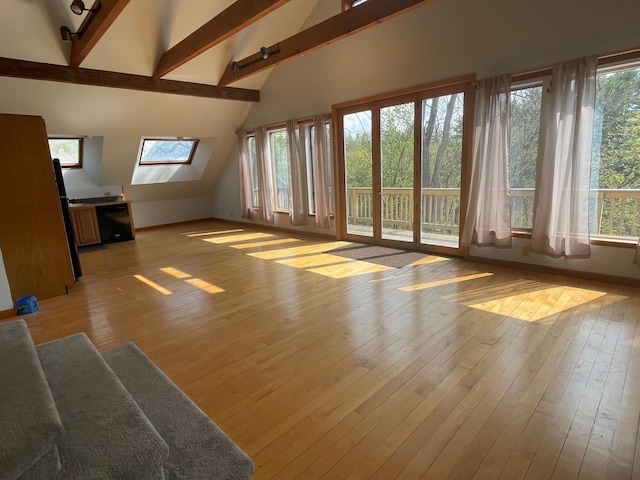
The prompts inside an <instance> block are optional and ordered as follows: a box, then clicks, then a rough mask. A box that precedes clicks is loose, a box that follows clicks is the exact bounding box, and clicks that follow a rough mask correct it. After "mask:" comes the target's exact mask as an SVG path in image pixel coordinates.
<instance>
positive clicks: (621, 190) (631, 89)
mask: <svg viewBox="0 0 640 480" xmlns="http://www.w3.org/2000/svg"><path fill="white" fill-rule="evenodd" d="M591 188H592V194H593V196H592V200H593V201H592V205H591V233H593V234H595V235H603V236H606V237H608V238H629V237H632V238H637V237H638V234H639V233H640V226H639V220H638V217H639V216H640V208H639V207H640V205H639V203H640V68H631V69H627V70H620V71H615V72H607V73H601V74H598V76H597V90H596V114H595V127H594V146H593V156H592V167H591Z"/></svg>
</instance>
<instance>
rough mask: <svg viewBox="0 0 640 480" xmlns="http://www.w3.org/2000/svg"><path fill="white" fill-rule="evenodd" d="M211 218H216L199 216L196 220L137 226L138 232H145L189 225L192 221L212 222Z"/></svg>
mask: <svg viewBox="0 0 640 480" xmlns="http://www.w3.org/2000/svg"><path fill="white" fill-rule="evenodd" d="M211 220H215V219H214V218H198V219H195V220H184V221H182V222H172V223H161V224H159V225H149V226H148V227H136V232H144V231H147V230H157V229H159V228H167V227H174V226H178V225H188V224H190V223H202V222H210V221H211Z"/></svg>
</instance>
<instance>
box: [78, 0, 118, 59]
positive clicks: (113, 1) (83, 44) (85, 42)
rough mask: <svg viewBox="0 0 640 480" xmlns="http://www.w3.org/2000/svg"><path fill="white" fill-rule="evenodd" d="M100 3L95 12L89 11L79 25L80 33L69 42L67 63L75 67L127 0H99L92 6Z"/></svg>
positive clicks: (107, 27) (87, 53) (94, 44)
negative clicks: (68, 60) (69, 54)
mask: <svg viewBox="0 0 640 480" xmlns="http://www.w3.org/2000/svg"><path fill="white" fill-rule="evenodd" d="M98 3H99V4H100V9H99V10H98V11H97V12H89V13H88V14H87V16H86V18H85V19H84V22H82V25H80V29H79V31H80V32H82V35H80V36H79V37H76V38H74V39H73V41H72V43H71V61H70V62H69V65H70V66H72V67H74V68H77V67H79V66H80V64H81V63H82V61H83V60H84V59H85V58H87V55H89V52H90V51H91V50H92V49H93V47H95V46H96V43H98V40H100V38H102V35H104V34H105V32H106V31H107V30H108V29H109V27H110V26H111V24H112V23H113V22H114V21H115V20H116V18H118V15H120V13H122V10H124V7H126V6H127V4H128V3H129V0H99V2H96V4H95V5H94V7H97V5H98Z"/></svg>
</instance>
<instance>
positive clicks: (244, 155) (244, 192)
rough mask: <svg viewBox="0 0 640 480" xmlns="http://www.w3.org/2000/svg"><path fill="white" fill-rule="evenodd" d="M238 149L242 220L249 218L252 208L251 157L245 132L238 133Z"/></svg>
mask: <svg viewBox="0 0 640 480" xmlns="http://www.w3.org/2000/svg"><path fill="white" fill-rule="evenodd" d="M237 135H238V149H239V151H240V210H241V211H242V212H241V215H240V216H241V217H242V218H251V208H252V207H253V187H252V185H251V157H250V156H249V143H248V141H247V132H238V133H237Z"/></svg>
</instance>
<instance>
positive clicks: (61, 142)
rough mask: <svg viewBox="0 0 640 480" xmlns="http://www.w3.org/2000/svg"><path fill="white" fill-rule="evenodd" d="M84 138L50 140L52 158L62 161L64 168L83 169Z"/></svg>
mask: <svg viewBox="0 0 640 480" xmlns="http://www.w3.org/2000/svg"><path fill="white" fill-rule="evenodd" d="M82 140H83V139H82V138H81V137H74V138H59V137H58V138H49V151H50V152H51V158H57V159H58V160H60V166H61V167H62V168H82Z"/></svg>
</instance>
